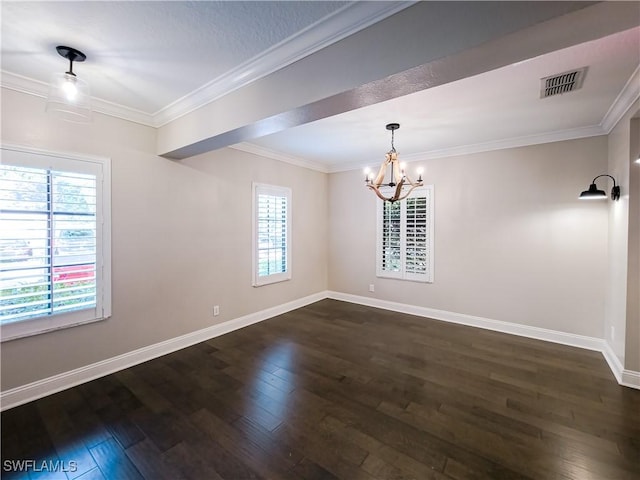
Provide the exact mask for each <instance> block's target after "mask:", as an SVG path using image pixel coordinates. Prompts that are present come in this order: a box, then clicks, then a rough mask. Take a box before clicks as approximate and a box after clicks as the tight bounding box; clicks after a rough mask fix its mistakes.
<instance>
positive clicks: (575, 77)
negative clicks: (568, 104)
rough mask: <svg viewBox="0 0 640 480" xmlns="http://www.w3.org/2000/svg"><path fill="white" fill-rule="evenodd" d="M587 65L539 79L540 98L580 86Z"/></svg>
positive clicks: (571, 90)
mask: <svg viewBox="0 0 640 480" xmlns="http://www.w3.org/2000/svg"><path fill="white" fill-rule="evenodd" d="M586 73H587V67H582V68H578V69H576V70H571V71H569V72H564V73H558V74H557V75H551V76H550V77H545V78H541V79H540V98H547V97H551V96H553V95H560V94H563V93H568V92H573V91H574V90H578V89H579V88H580V87H582V82H583V81H584V76H585V75H586Z"/></svg>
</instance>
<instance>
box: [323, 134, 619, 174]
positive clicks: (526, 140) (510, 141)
mask: <svg viewBox="0 0 640 480" xmlns="http://www.w3.org/2000/svg"><path fill="white" fill-rule="evenodd" d="M606 134H607V132H606V131H605V130H604V129H603V128H602V126H600V125H594V126H590V127H581V128H572V129H569V130H561V131H557V132H550V133H542V134H537V135H527V136H524V137H514V138H505V139H502V140H495V141H491V142H484V143H476V144H472V145H462V146H459V147H452V148H442V149H439V150H427V151H424V152H418V153H410V154H407V155H402V153H401V152H400V153H399V155H398V156H399V157H401V158H402V161H403V162H407V163H411V162H417V161H421V160H434V159H437V158H446V157H456V156H460V155H471V154H474V153H482V152H490V151H493V150H504V149H507V148H517V147H527V146H530V145H539V144H543V143H553V142H562V141H564V140H576V139H579V138H587V137H596V136H599V135H606ZM371 163H372V162H370V161H369V162H351V163H347V164H337V163H334V164H330V165H327V167H326V168H327V170H328V172H329V173H338V172H346V171H349V170H358V169H361V168H365V167H370V166H371Z"/></svg>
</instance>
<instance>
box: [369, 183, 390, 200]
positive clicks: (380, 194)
mask: <svg viewBox="0 0 640 480" xmlns="http://www.w3.org/2000/svg"><path fill="white" fill-rule="evenodd" d="M367 186H368V187H369V188H370V189H371V190H373V192H374V193H375V194H376V195H377V196H378V198H379V199H380V200H382V201H383V202H388V201H389V199H388V198H387V197H385V196H384V195H382V193H381V192H380V190H379V189H378V187H377V186H374V185H367Z"/></svg>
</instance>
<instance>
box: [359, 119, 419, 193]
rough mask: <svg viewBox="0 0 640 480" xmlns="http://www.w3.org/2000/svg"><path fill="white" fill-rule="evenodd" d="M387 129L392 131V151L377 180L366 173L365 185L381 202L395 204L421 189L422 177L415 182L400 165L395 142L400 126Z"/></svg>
mask: <svg viewBox="0 0 640 480" xmlns="http://www.w3.org/2000/svg"><path fill="white" fill-rule="evenodd" d="M386 128H387V130H391V150H389V151H388V152H387V154H386V155H385V159H384V161H383V162H382V165H381V166H380V170H379V171H378V175H377V176H376V177H375V179H373V180H372V179H371V177H369V174H368V173H366V179H365V183H366V185H367V187H368V188H370V189H371V190H373V192H374V193H375V194H376V195H377V196H378V198H379V199H380V200H382V201H385V202H391V203H393V202H397V201H399V200H403V199H405V198H407V197H408V196H409V194H410V193H411V192H412V191H413V190H414V189H415V188H416V187H421V186H422V175H421V174H420V178H419V179H418V181H417V182H414V181H413V180H411V178H409V176H408V175H407V174H406V173H405V172H406V166H405V164H404V163H403V164H402V165H400V164H399V163H398V153H397V152H396V149H395V146H394V144H393V140H394V132H395V131H396V130H397V129H399V128H400V124H399V123H389V124H388V125H387V127H386ZM388 170H390V175H389V180H388V181H387V180H385V177H386V176H387V171H388Z"/></svg>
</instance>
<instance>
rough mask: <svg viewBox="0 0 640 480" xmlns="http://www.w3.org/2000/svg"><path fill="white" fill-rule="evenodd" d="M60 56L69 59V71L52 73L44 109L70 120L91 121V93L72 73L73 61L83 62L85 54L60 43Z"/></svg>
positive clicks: (85, 83)
mask: <svg viewBox="0 0 640 480" xmlns="http://www.w3.org/2000/svg"><path fill="white" fill-rule="evenodd" d="M56 50H57V51H58V54H59V55H60V56H61V57H64V58H66V59H67V60H69V71H68V72H65V73H54V74H53V76H52V77H51V84H50V85H49V96H48V97H47V107H46V111H47V112H50V113H53V114H55V115H57V116H58V117H60V118H62V119H64V120H69V121H71V122H80V123H84V122H90V121H91V95H90V93H89V84H88V83H87V82H86V81H84V80H82V79H80V78H78V77H77V76H76V74H75V73H73V62H84V61H85V60H86V58H87V56H86V55H85V54H84V53H82V52H81V51H80V50H76V49H75V48H71V47H65V46H63V45H60V46H58V47H56Z"/></svg>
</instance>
